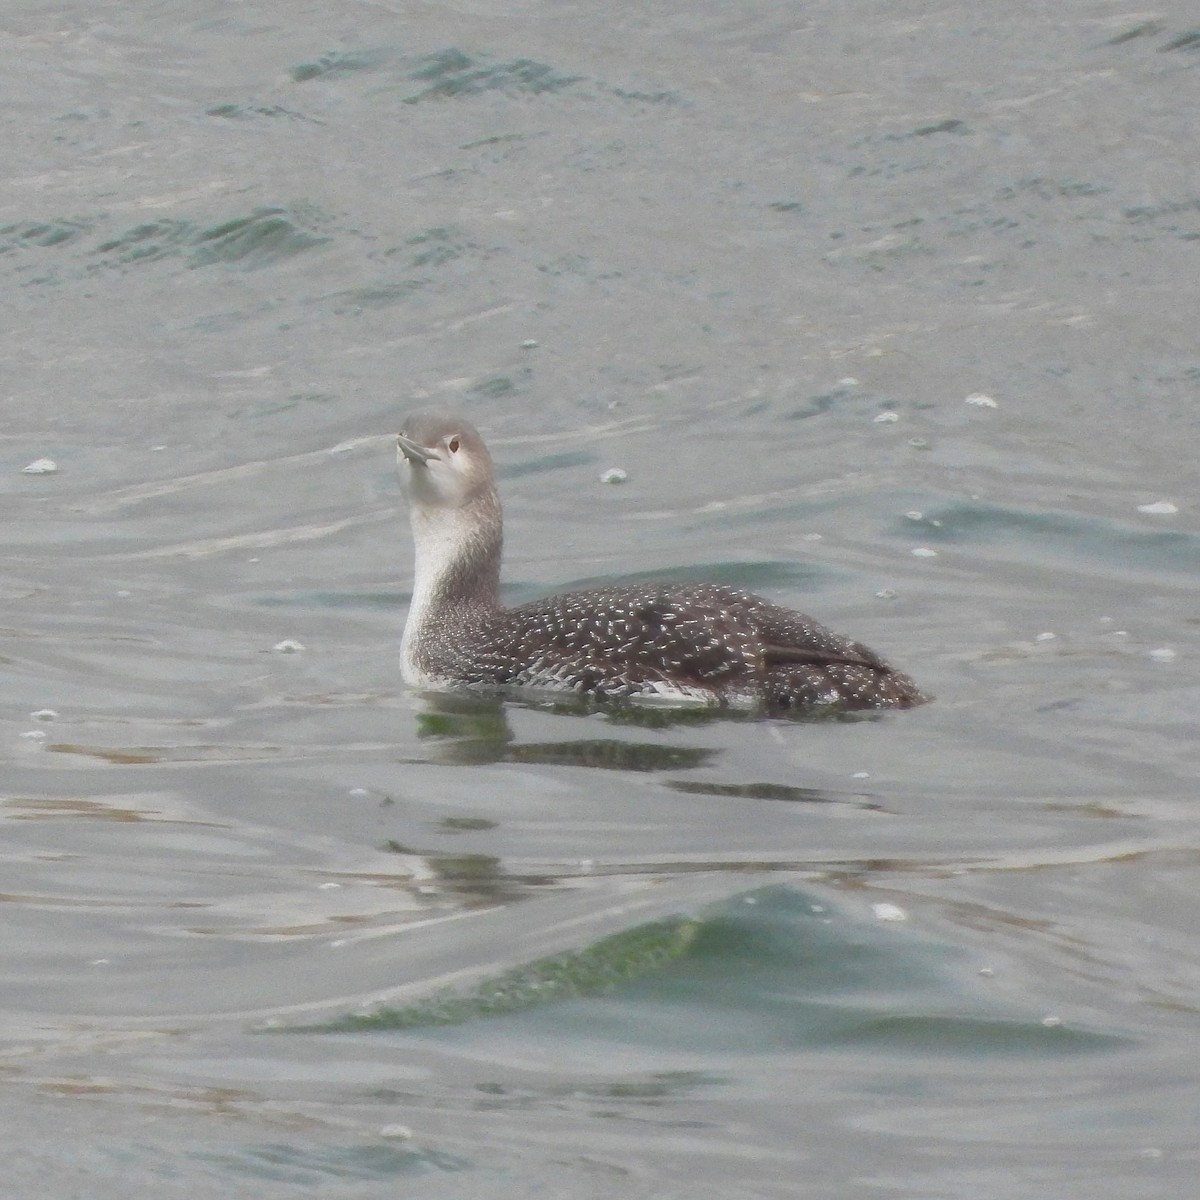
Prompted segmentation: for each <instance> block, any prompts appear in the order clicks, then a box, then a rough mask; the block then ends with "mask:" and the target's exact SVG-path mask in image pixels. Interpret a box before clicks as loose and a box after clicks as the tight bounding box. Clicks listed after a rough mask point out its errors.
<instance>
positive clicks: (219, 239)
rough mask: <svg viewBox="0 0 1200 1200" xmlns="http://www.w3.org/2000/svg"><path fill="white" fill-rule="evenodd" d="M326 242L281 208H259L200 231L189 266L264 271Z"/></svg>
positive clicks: (194, 240) (327, 239) (195, 239)
mask: <svg viewBox="0 0 1200 1200" xmlns="http://www.w3.org/2000/svg"><path fill="white" fill-rule="evenodd" d="M329 240H330V239H329V238H328V237H324V236H321V235H318V234H315V233H310V232H309V231H308V230H307V229H303V228H301V226H299V225H298V224H297V223H296V222H295V221H294V220H293V219H292V218H291V217H290V216H288V215H287V214H286V213H285V211H284V210H283V209H281V208H260V209H257V210H256V211H255V212H253V213H251V214H250V215H249V216H247V217H235V218H234V219H233V220H231V221H225V222H224V223H223V224H220V225H214V226H213V227H211V228H209V229H204V230H201V231H200V232H199V233H198V234H197V235H196V236H195V238H193V239H192V250H191V253H190V255H189V259H190V263H189V265H191V266H193V267H205V266H210V265H211V264H213V263H225V264H234V263H236V264H237V265H238V266H242V267H248V268H256V267H265V266H270V265H273V264H274V263H277V262H279V261H280V260H281V259H286V258H292V257H293V256H295V255H297V254H302V253H303V252H304V251H306V250H311V249H313V248H314V247H316V246H321V245H324V244H325V243H326V242H328V241H329Z"/></svg>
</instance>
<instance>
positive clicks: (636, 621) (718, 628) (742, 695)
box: [396, 413, 924, 712]
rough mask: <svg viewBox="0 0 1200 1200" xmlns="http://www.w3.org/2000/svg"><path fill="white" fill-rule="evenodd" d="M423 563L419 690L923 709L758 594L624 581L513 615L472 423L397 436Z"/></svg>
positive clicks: (856, 654)
mask: <svg viewBox="0 0 1200 1200" xmlns="http://www.w3.org/2000/svg"><path fill="white" fill-rule="evenodd" d="M396 442H397V454H396V462H397V467H398V469H399V470H400V474H401V477H402V478H403V479H404V480H405V482H406V484H407V490H408V495H409V500H410V502H411V506H412V514H411V515H412V528H413V539H414V541H415V543H416V567H415V573H414V574H415V578H414V584H413V596H412V606H411V608H410V609H409V613H408V621H407V623H406V624H405V626H404V637H403V640H402V642H401V645H400V664H401V669H402V671H403V674H404V679H405V681H406V682H407V683H409V684H412V685H415V686H417V687H433V688H453V687H485V688H487V687H491V688H507V687H513V686H524V687H533V688H548V689H554V690H556V691H569V692H574V693H578V694H581V695H591V696H601V697H631V698H639V697H640V698H651V697H659V698H662V699H667V700H671V699H674V700H680V701H685V700H687V701H701V702H704V703H707V704H710V705H730V706H737V707H753V708H758V709H761V710H764V711H766V712H805V711H814V712H815V711H820V710H835V711H836V710H847V709H864V708H909V707H911V706H912V705H914V704H920V703H921V702H922V701H923V700H924V697H923V696H922V695H921V693H920V692H919V691H918V690H917V686H916V684H915V683H913V681H912V680H911V679H909V678H908V676H907V675H902V674H900V673H899V672H898V671H895V670H893V669H892V668H891V667H889V666H888V665H887V663H885V662H884V661H883V659H881V658H880V657H879V656H878V655H877V654H875V653H874V651H872V650H868V649H867V647H866V646H863V645H861V644H859V643H858V642H854V641H851V640H850V639H849V638H847V637H843V636H842V635H841V634H839V633H834V632H833V631H832V630H830V629H827V628H826V627H825V626H824V625H821V624H819V623H818V622H816V621H814V620H813V619H812V618H811V617H806V616H804V615H803V614H802V613H798V612H793V611H791V610H790V609H787V608H781V607H780V606H779V605H777V604H771V603H770V602H769V601H767V600H763V599H762V598H761V597H759V596H755V595H753V594H751V593H750V592H743V591H739V590H738V589H736V588H729V587H721V586H718V585H715V584H706V583H664V584H651V583H645V584H634V585H624V586H622V585H617V586H614V587H603V588H596V589H594V590H591V591H583V592H566V593H563V594H561V595H557V596H548V597H546V598H545V599H543V600H534V601H533V602H532V603H530V604H522V605H520V606H519V607H517V608H504V607H503V606H502V605H501V603H500V549H501V545H502V543H503V538H504V533H503V525H502V521H501V514H500V497H499V495H498V494H497V492H496V481H495V476H494V474H493V471H492V459H491V455H490V454H488V450H487V447H486V446H485V445H484V443H483V439H482V438H481V437H480V436H479V433H478V431H477V430H476V429H475V427H474V426H473V425H470V424H468V423H467V422H466V421H463V420H460V419H459V418H457V417H449V416H443V415H439V414H433V413H419V414H416V415H414V416H411V417H409V418H408V420H407V421H406V422H405V424H404V431H403V432H402V433H401V434H400V435H399V436H398V437H397V439H396Z"/></svg>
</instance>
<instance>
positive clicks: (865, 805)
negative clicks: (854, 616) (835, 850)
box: [417, 692, 887, 812]
mask: <svg viewBox="0 0 1200 1200" xmlns="http://www.w3.org/2000/svg"><path fill="white" fill-rule="evenodd" d="M425 701H426V707H425V709H424V711H423V712H421V713H420V714H419V715H418V717H417V722H418V735H419V736H420V737H421V738H422V739H428V740H429V741H434V742H436V743H437V745H436V753H435V755H434V760H435V761H437V762H441V763H446V764H454V765H460V766H469V765H482V764H486V763H498V762H511V763H523V764H525V765H544V766H560V767H563V766H565V767H594V768H599V769H601V770H607V771H631V772H639V773H649V772H664V771H688V770H694V769H697V768H701V767H709V766H712V765H713V764H714V763H715V762H716V761H717V760H718V759H719V757H720V755H721V750H720V749H719V748H712V747H700V746H688V745H682V744H679V743H678V742H665V741H662V740H654V741H651V740H646V739H644V740H632V739H629V738H622V737H596V736H591V737H584V738H560V739H556V740H555V741H552V742H519V741H517V739H516V735H515V734H514V732H513V729H512V725H511V724H510V722H509V715H508V714H509V710H510V708H512V709H517V710H521V709H534V710H536V711H538V712H544V713H551V714H553V715H555V716H567V717H580V718H587V719H588V720H589V727H594V724H595V722H596V721H597V720H599V721H602V722H603V724H604V725H606V726H609V727H617V728H626V729H628V728H630V727H637V728H642V729H646V730H653V731H659V732H661V731H664V730H671V729H685V728H695V727H698V726H700V725H707V724H710V723H711V722H714V721H739V720H740V721H747V720H753V719H755V717H754V714H750V713H745V712H737V711H730V710H723V709H715V710H714V709H706V708H679V707H675V708H671V707H667V706H655V705H646V704H612V703H597V702H594V701H591V702H589V701H587V700H573V699H562V698H558V697H555V698H554V699H552V700H530V699H526V698H524V697H522V698H521V699H519V700H512V699H509V698H507V697H503V696H497V695H472V694H464V693H441V692H437V693H427V694H426V696H425ZM878 716H879V714H877V713H865V714H863V713H853V714H847V713H837V714H830V715H829V716H827V717H823V718H821V719H823V720H838V721H845V720H855V721H860V720H874V719H878ZM786 723H787V724H791V725H794V724H797V722H796V721H788V722H786ZM665 784H666V786H667V787H668V788H670V789H671V790H672V791H675V792H682V793H687V794H693V795H705V796H729V797H731V798H742V799H748V800H772V801H783V802H788V803H800V804H842V805H850V806H852V807H854V808H859V809H865V810H869V811H874V812H885V811H887V810H886V809H885V808H884V806H883V805H882V804H880V803H879V802H878V800H877V798H876V797H873V796H870V795H867V794H864V793H861V792H853V793H850V792H844V793H843V792H830V791H825V790H822V789H820V788H811V787H801V786H797V785H794V784H788V783H771V782H750V781H745V782H737V783H721V782H716V781H707V780H684V779H671V780H666V781H665Z"/></svg>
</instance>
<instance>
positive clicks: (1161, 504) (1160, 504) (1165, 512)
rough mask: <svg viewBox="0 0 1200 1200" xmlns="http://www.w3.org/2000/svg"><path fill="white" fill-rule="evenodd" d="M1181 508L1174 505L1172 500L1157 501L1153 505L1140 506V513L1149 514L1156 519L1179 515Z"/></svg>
mask: <svg viewBox="0 0 1200 1200" xmlns="http://www.w3.org/2000/svg"><path fill="white" fill-rule="evenodd" d="M1178 511H1179V506H1178V505H1176V504H1172V503H1171V502H1170V500H1156V501H1155V502H1154V503H1153V504H1139V505H1138V512H1140V513H1149V514H1150V515H1151V516H1155V517H1165V516H1170V515H1171V513H1177V512H1178Z"/></svg>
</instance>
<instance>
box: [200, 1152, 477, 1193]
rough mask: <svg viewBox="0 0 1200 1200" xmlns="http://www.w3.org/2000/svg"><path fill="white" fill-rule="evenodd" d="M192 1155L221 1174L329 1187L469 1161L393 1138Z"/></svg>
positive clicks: (455, 1166) (456, 1166)
mask: <svg viewBox="0 0 1200 1200" xmlns="http://www.w3.org/2000/svg"><path fill="white" fill-rule="evenodd" d="M190 1157H191V1158H193V1159H194V1160H196V1161H198V1162H201V1163H203V1164H205V1165H207V1166H210V1167H219V1168H220V1169H221V1172H222V1174H228V1175H234V1176H237V1175H240V1176H245V1177H247V1178H249V1179H258V1180H269V1181H271V1182H273V1183H291V1184H297V1185H299V1186H301V1187H312V1188H318V1187H328V1186H329V1185H330V1184H331V1183H332V1182H334V1181H336V1180H388V1179H395V1178H396V1177H397V1176H411V1175H414V1174H415V1175H424V1174H428V1173H430V1172H433V1171H462V1170H465V1169H467V1168H469V1167H470V1166H471V1165H472V1164H471V1163H469V1162H468V1161H467V1160H466V1159H464V1158H460V1157H458V1156H457V1155H453V1154H445V1153H442V1152H441V1151H438V1150H425V1149H420V1150H416V1149H411V1148H408V1147H406V1146H404V1145H403V1144H401V1145H397V1144H396V1143H394V1142H374V1143H371V1142H356V1143H354V1144H351V1145H345V1146H322V1145H320V1144H319V1143H317V1144H314V1143H313V1142H312V1141H311V1140H306V1141H305V1143H304V1145H302V1146H297V1145H292V1144H291V1143H289V1142H268V1143H260V1144H257V1145H256V1144H246V1145H241V1146H234V1147H232V1148H231V1149H228V1150H224V1151H221V1152H217V1151H213V1150H193V1151H192V1152H191V1154H190Z"/></svg>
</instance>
